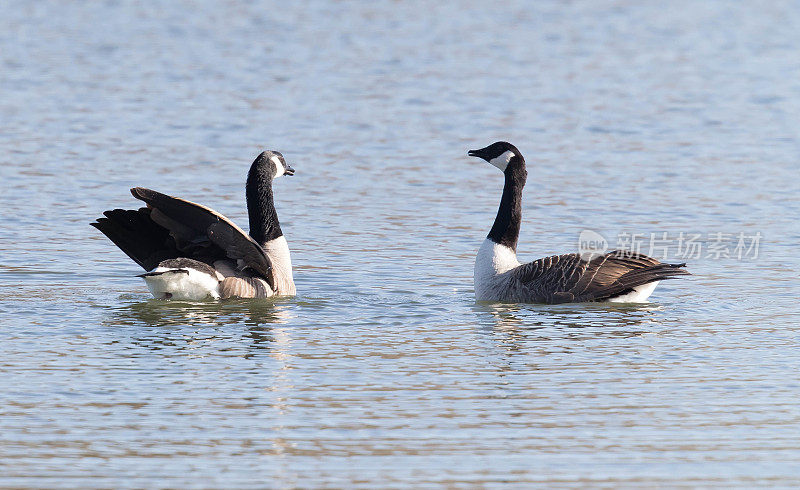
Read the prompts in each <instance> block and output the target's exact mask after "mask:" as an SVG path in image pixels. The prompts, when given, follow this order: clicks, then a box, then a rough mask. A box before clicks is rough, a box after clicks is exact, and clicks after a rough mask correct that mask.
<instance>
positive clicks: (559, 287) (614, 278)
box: [467, 141, 689, 303]
mask: <svg viewBox="0 0 800 490" xmlns="http://www.w3.org/2000/svg"><path fill="white" fill-rule="evenodd" d="M467 154H468V155H469V156H473V157H478V158H482V159H483V160H486V161H487V162H489V163H490V164H492V165H494V166H495V167H497V168H499V169H500V170H501V171H502V172H503V175H504V176H505V185H504V187H503V195H502V198H501V199H500V207H499V209H498V210H497V217H496V218H495V220H494V224H493V225H492V229H491V231H489V235H488V236H487V237H486V240H485V241H484V242H483V244H482V245H481V247H480V249H479V250H478V254H477V257H476V259H475V271H474V274H475V275H474V284H475V299H476V300H477V301H487V302H503V303H571V302H584V301H610V302H632V303H635V302H644V301H646V300H647V298H648V297H649V296H650V294H651V293H652V292H653V290H654V289H655V287H656V285H657V284H658V282H659V281H662V280H664V279H672V278H675V277H678V276H681V275H688V274H689V273H688V272H687V271H686V270H685V269H683V267H684V266H685V265H686V264H664V263H661V262H659V261H658V260H656V259H654V258H652V257H648V256H646V255H642V254H638V253H632V252H626V251H618V250H617V251H612V252H608V253H604V254H598V255H596V256H591V257H589V258H588V260H584V258H582V256H581V254H577V253H574V254H564V255H553V256H551V257H545V258H542V259H539V260H534V261H533V262H528V263H527V264H521V263H520V262H519V261H518V260H517V239H518V238H519V229H520V222H521V220H522V189H523V188H524V187H525V181H526V179H527V176H528V173H527V170H526V168H525V158H524V157H523V156H522V153H520V151H519V150H518V149H517V147H516V146H514V145H512V144H511V143H507V142H505V141H498V142H496V143H493V144H491V145H489V146H487V147H486V148H481V149H480V150H470V151H469V152H468V153H467Z"/></svg>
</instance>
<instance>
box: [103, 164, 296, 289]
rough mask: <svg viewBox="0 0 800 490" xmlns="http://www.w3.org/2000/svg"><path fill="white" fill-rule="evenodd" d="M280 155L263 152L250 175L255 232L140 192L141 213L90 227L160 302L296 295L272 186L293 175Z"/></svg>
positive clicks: (123, 212) (110, 216)
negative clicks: (136, 268) (139, 270)
mask: <svg viewBox="0 0 800 490" xmlns="http://www.w3.org/2000/svg"><path fill="white" fill-rule="evenodd" d="M293 174H294V169H293V168H292V167H290V166H289V165H288V164H287V163H286V160H285V159H284V158H283V155H281V154H280V153H279V152H277V151H264V152H262V153H261V154H260V155H258V157H257V158H256V159H255V161H254V162H253V163H252V165H251V166H250V171H249V172H248V174H247V184H246V199H247V212H248V214H249V218H250V233H249V234H248V233H245V232H244V230H242V229H241V228H239V227H238V226H236V224H234V223H233V222H232V221H231V220H229V219H228V218H226V217H225V216H223V215H221V214H220V213H218V212H216V211H214V210H213V209H211V208H207V207H205V206H202V205H200V204H195V203H193V202H190V201H187V200H184V199H180V198H177V197H172V196H168V195H166V194H161V193H160V192H156V191H153V190H150V189H145V188H143V187H134V188H133V189H131V193H132V194H133V197H135V198H137V199H140V200H142V201H144V202H145V203H146V204H147V207H143V208H140V209H113V210H110V211H106V212H104V213H103V215H104V217H102V218H98V219H97V220H96V221H95V222H94V223H91V225H92V226H94V227H95V228H97V229H98V230H100V231H101V232H103V234H104V235H106V236H107V237H108V238H109V239H110V240H111V241H112V242H114V244H116V245H117V247H119V248H120V249H121V250H122V251H123V252H125V253H126V254H127V255H128V257H130V258H131V259H133V261H134V262H136V263H137V264H139V265H140V266H142V268H144V270H145V271H147V272H146V273H144V274H141V275H140V276H139V277H142V278H143V279H144V281H145V282H146V283H147V287H148V288H149V289H150V292H151V293H152V294H153V296H154V297H155V298H158V299H178V300H189V301H198V300H203V299H208V298H213V299H227V298H267V297H270V296H292V295H294V294H295V286H294V279H293V277H292V261H291V257H290V255H289V246H288V244H287V242H286V238H285V237H284V236H283V232H282V231H281V226H280V223H279V222H278V214H277V212H276V211H275V204H274V202H273V197H272V181H273V180H274V179H276V178H277V177H280V176H281V175H293Z"/></svg>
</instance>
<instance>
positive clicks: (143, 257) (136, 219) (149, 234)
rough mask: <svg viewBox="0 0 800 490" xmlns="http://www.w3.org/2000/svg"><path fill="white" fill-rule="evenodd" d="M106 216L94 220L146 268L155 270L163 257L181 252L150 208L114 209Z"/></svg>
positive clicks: (170, 256)
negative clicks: (152, 215) (158, 222)
mask: <svg viewBox="0 0 800 490" xmlns="http://www.w3.org/2000/svg"><path fill="white" fill-rule="evenodd" d="M103 216H104V217H102V218H98V219H97V221H95V222H94V223H90V224H91V225H92V226H94V227H95V228H97V229H98V230H100V231H101V232H102V233H103V234H104V235H105V236H107V237H108V239H109V240H111V241H112V242H114V244H115V245H116V246H117V247H119V248H120V250H122V251H123V252H125V254H127V255H128V257H130V258H131V259H133V261H134V262H136V263H137V264H139V265H140V266H142V268H144V270H147V271H149V270H152V269H153V268H154V267H156V266H157V265H158V263H159V262H161V261H162V260H165V259H170V258H175V257H176V256H177V249H176V248H175V244H174V240H173V239H172V237H171V236H170V235H169V232H168V231H167V230H166V229H165V228H163V227H161V226H159V225H158V224H156V223H155V222H154V221H153V220H152V219H151V218H150V210H149V209H147V208H142V209H139V210H133V209H112V210H110V211H106V212H104V213H103Z"/></svg>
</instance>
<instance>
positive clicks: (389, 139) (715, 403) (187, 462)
mask: <svg viewBox="0 0 800 490" xmlns="http://www.w3.org/2000/svg"><path fill="white" fill-rule="evenodd" d="M0 71H1V72H2V75H0V118H1V119H0V121H1V122H2V130H1V131H0V161H2V166H0V182H2V192H0V210H1V211H0V212H1V213H2V226H0V297H1V298H2V299H1V300H0V487H15V488H16V487H67V486H69V487H117V488H119V487H151V488H152V487H173V488H179V487H276V488H282V487H306V488H307V487H321V486H329V487H363V488H375V487H381V486H390V487H398V486H407V485H417V486H434V485H443V486H449V487H473V486H495V485H496V486H500V485H502V484H504V483H510V484H511V485H512V486H517V487H522V486H531V485H533V484H537V483H538V484H540V485H542V486H545V487H554V486H564V487H585V486H601V487H626V486H629V487H642V486H667V487H674V486H686V487H695V486H701V487H702V486H720V487H732V486H740V487H753V486H762V485H774V486H785V487H790V486H798V485H800V437H798V436H800V407H798V397H799V395H800V375H798V372H799V369H800V362H798V342H800V329H799V327H798V323H800V322H799V320H800V315H798V306H797V301H798V298H800V286H798V271H799V270H800V261H798V258H797V254H796V252H797V247H798V242H799V241H800V225H798V216H800V204H799V202H800V200H799V199H798V196H800V184H799V183H798V182H799V180H798V168H799V167H800V164H799V163H798V162H800V7H798V6H797V4H796V3H792V2H769V3H765V4H761V5H756V4H755V2H726V1H706V2H689V1H687V2H671V3H669V4H664V5H663V6H662V4H661V3H658V2H644V3H642V2H626V1H621V2H588V1H585V2H556V1H553V2H514V1H512V2H503V3H502V4H491V3H487V2H462V3H448V2H439V3H437V4H436V5H431V4H430V3H429V2H402V3H401V2H369V3H367V2H365V3H361V4H358V3H356V4H353V3H326V2H297V3H292V4H289V3H286V2H275V3H261V2H248V3H246V4H245V3H243V2H223V1H219V2H213V1H206V2H166V1H165V2H142V3H141V4H140V3H139V2H126V1H106V2H90V3H87V4H85V5H84V4H81V3H67V2H55V1H52V2H46V1H45V2H16V1H12V2H4V3H3V4H2V6H1V7H0ZM497 139H506V140H509V141H512V142H514V143H516V144H517V145H518V146H519V147H520V149H521V150H522V151H523V153H524V154H525V155H526V157H527V160H528V165H529V174H530V177H529V185H528V187H527V188H526V192H525V201H524V222H523V226H522V234H521V237H520V250H519V251H520V256H521V258H522V259H533V258H538V257H540V256H543V255H546V254H552V253H564V252H574V251H576V249H577V245H578V243H577V242H578V234H579V233H580V232H581V231H582V230H585V229H589V230H594V231H598V232H600V233H602V234H604V235H605V236H606V237H607V238H609V240H610V241H611V242H612V245H613V243H614V241H615V239H616V237H617V236H619V235H620V234H622V233H642V234H644V235H646V236H648V237H649V236H650V235H651V234H653V233H656V234H658V236H661V234H662V233H665V232H666V233H668V235H669V236H670V237H675V236H679V234H680V233H687V234H688V233H697V234H700V235H701V236H702V238H701V240H702V242H701V243H702V244H703V245H704V246H705V247H706V248H705V249H703V250H702V256H701V257H691V258H689V259H688V260H686V261H687V262H688V267H689V269H690V270H691V272H692V273H693V274H694V275H693V276H692V277H691V278H689V279H686V280H680V281H673V282H667V283H662V284H661V285H660V286H659V287H658V289H656V292H655V293H654V295H653V296H652V298H651V299H652V300H653V301H652V303H650V304H649V305H645V306H603V305H564V306H534V305H520V306H514V305H506V306H500V305H495V306H492V305H477V304H475V302H474V301H473V296H472V258H473V256H474V253H475V251H476V250H477V248H478V246H479V245H480V243H481V241H482V240H483V237H484V236H485V234H486V233H487V231H488V229H489V227H490V225H491V221H492V219H493V218H494V214H495V211H496V206H497V203H498V201H499V196H500V190H501V186H502V176H501V175H500V174H499V172H498V171H497V170H496V169H494V168H492V167H490V166H489V165H487V164H485V163H483V162H481V161H478V160H475V159H469V158H467V157H466V151H467V150H468V149H470V148H477V147H481V146H485V145H486V144H488V143H491V142H492V141H495V140H497ZM265 148H269V149H276V150H280V151H282V152H283V153H284V155H285V156H286V158H287V160H289V162H290V163H291V164H292V165H293V166H294V167H295V168H296V170H297V174H296V175H295V176H294V177H291V178H282V179H280V180H278V181H276V184H275V194H276V199H277V206H278V212H279V215H280V218H281V222H282V224H283V230H284V232H285V233H286V235H287V237H288V240H289V243H290V246H291V248H292V251H293V261H294V264H295V279H296V282H297V289H298V295H297V297H296V298H287V299H279V300H275V301H262V302H226V303H219V304H214V303H209V304H180V303H169V302H157V301H154V300H151V299H149V294H148V293H147V290H146V288H145V286H144V284H143V283H142V282H141V280H140V279H138V278H136V277H134V276H135V274H138V273H140V272H141V271H140V270H139V269H138V268H137V266H136V265H135V264H134V263H132V262H131V261H130V260H129V259H128V258H127V257H126V256H125V255H124V254H123V253H122V252H120V251H119V250H117V249H116V248H115V247H114V246H113V244H111V243H110V242H109V241H108V240H106V239H105V237H103V236H102V235H100V234H99V233H98V232H97V231H96V230H94V229H92V228H90V227H89V226H88V223H89V222H90V221H91V220H93V219H94V218H96V217H97V216H99V215H100V213H101V212H102V211H103V210H105V209H110V208H113V207H131V206H136V205H137V203H136V202H135V201H134V199H133V198H132V197H131V196H130V194H129V193H128V188H130V187H132V186H135V185H141V186H147V187H151V188H154V189H157V190H160V191H162V192H166V193H169V194H175V195H179V196H182V197H185V198H188V199H191V200H194V201H199V202H202V203H204V204H206V205H209V206H212V207H213V208H215V209H217V210H219V211H220V212H223V213H225V214H226V215H228V216H229V217H231V218H232V219H234V220H235V221H237V222H238V223H240V224H242V225H246V223H247V219H246V211H245V206H244V179H245V173H246V171H247V168H248V165H249V164H250V162H251V161H252V159H253V158H254V157H255V155H256V154H257V153H258V152H259V151H260V150H262V149H265ZM716 233H725V234H729V235H730V236H733V237H734V238H733V240H734V242H735V237H738V236H739V235H740V234H743V235H745V236H748V237H752V236H756V235H757V234H759V233H760V236H761V239H760V243H759V245H760V247H759V250H758V254H757V257H749V256H748V257H743V258H742V259H739V258H737V257H728V258H724V257H718V258H717V257H714V256H713V254H711V256H707V250H708V247H711V245H712V244H711V241H712V240H711V238H710V237H711V236H712V235H713V234H716ZM733 244H734V243H731V244H730V245H731V247H733ZM645 251H646V250H645ZM734 255H735V254H734Z"/></svg>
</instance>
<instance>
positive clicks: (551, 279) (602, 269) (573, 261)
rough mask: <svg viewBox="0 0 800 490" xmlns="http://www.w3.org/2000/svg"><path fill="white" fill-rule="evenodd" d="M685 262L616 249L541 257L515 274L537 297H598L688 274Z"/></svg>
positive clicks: (548, 299) (561, 299)
mask: <svg viewBox="0 0 800 490" xmlns="http://www.w3.org/2000/svg"><path fill="white" fill-rule="evenodd" d="M685 265H686V264H663V263H661V262H659V261H658V260H656V259H654V258H652V257H648V256H646V255H642V254H635V253H630V252H625V251H619V250H616V251H612V252H609V253H606V254H604V255H600V256H597V257H594V258H592V259H590V260H588V261H586V260H583V259H582V258H581V256H580V255H579V254H565V255H553V256H551V257H544V258H541V259H539V260H534V261H533V262H529V263H527V264H523V265H521V266H519V267H518V268H517V269H515V270H514V276H515V279H516V280H517V281H519V283H521V286H522V287H523V288H524V289H526V290H528V291H529V293H530V295H531V296H532V298H533V299H534V300H536V301H541V302H545V303H567V302H573V301H599V300H604V299H609V298H613V297H615V296H619V295H621V294H625V293H628V292H630V291H632V290H633V288H635V287H637V286H642V285H644V284H647V283H650V282H654V281H661V280H664V279H671V278H673V277H676V276H679V275H686V274H689V273H688V272H686V271H685V270H683V269H682V267H684V266H685Z"/></svg>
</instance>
